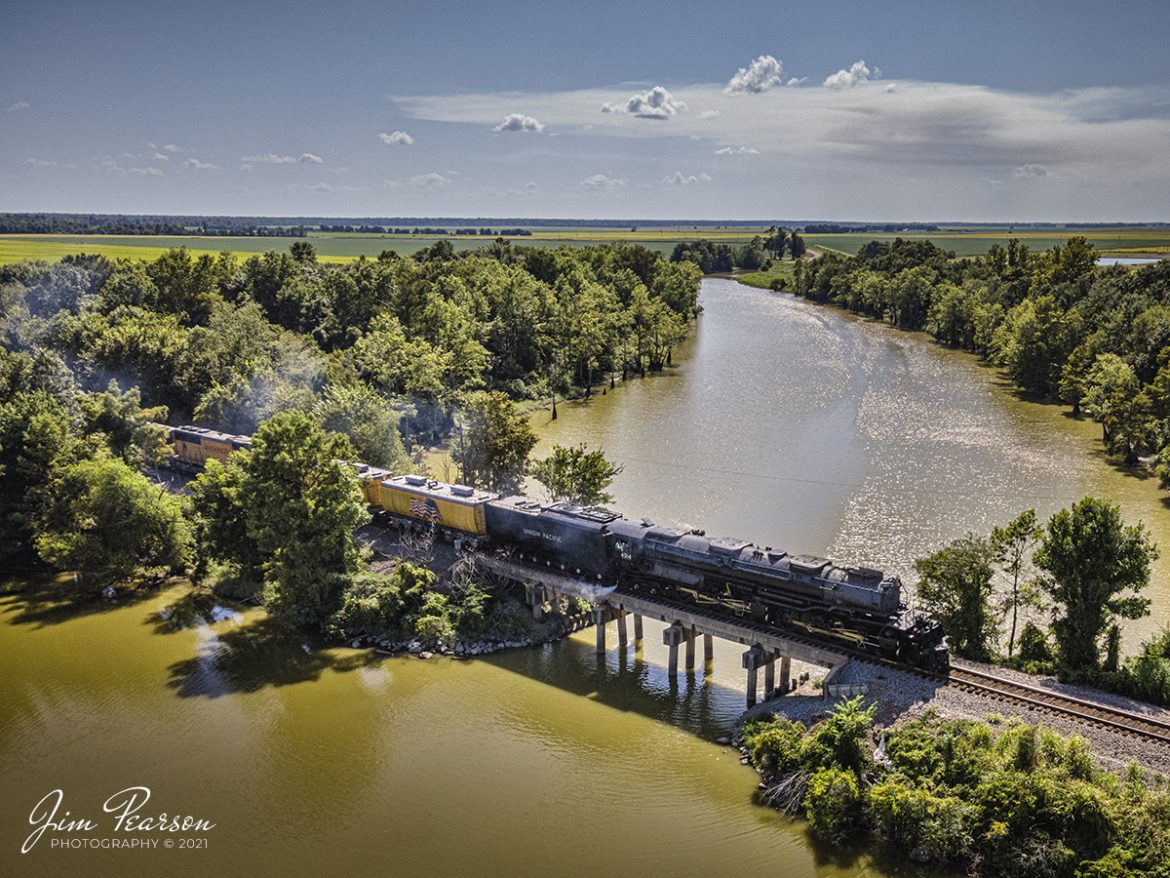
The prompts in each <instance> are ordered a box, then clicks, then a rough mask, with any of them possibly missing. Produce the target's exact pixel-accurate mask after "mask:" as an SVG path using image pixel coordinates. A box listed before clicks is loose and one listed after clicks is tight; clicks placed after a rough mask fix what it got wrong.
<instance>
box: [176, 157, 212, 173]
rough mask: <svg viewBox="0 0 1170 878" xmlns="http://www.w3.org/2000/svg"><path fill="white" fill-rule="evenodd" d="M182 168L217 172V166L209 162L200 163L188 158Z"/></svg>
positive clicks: (197, 160)
mask: <svg viewBox="0 0 1170 878" xmlns="http://www.w3.org/2000/svg"><path fill="white" fill-rule="evenodd" d="M183 166H184V167H187V168H191V170H193V171H218V170H219V165H213V164H212V163H211V162H201V161H199V159H197V158H189V159H187V161H185V162H183Z"/></svg>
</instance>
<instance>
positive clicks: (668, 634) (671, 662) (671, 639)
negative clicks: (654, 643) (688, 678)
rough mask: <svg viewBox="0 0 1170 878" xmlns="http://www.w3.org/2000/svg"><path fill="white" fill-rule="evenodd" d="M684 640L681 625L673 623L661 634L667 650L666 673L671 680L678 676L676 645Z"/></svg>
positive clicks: (684, 634)
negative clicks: (668, 649)
mask: <svg viewBox="0 0 1170 878" xmlns="http://www.w3.org/2000/svg"><path fill="white" fill-rule="evenodd" d="M685 638H686V632H685V631H684V630H683V627H682V625H680V624H679V623H678V622H675V623H674V624H673V625H671V626H670V627H668V628H666V629H664V630H663V632H662V642H663V643H665V644H666V645H667V646H668V647H669V648H670V652H669V657H668V659H667V662H666V672H667V674H668V675H669V676H670V678H671V679H672V680H673V679H674V678H675V677H677V676H678V645H679V644H680V643H682V642H683V640H684V639H685Z"/></svg>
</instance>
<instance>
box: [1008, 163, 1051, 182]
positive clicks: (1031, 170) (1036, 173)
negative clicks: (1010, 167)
mask: <svg viewBox="0 0 1170 878" xmlns="http://www.w3.org/2000/svg"><path fill="white" fill-rule="evenodd" d="M1012 176H1013V177H1026V178H1028V179H1032V180H1041V179H1044V178H1045V177H1051V176H1053V174H1052V172H1051V171H1050V170H1048V168H1046V167H1044V165H1035V164H1033V165H1020V166H1019V167H1018V168H1016V169H1015V170H1014V171H1012Z"/></svg>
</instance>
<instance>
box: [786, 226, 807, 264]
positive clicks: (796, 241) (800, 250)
mask: <svg viewBox="0 0 1170 878" xmlns="http://www.w3.org/2000/svg"><path fill="white" fill-rule="evenodd" d="M807 249H808V248H807V247H805V244H804V238H802V237H800V235H798V234H796V232H793V233H792V234H791V235H790V236H789V238H788V252H789V253H791V254H792V258H793V259H803V258H804V254H805V251H806V250H807Z"/></svg>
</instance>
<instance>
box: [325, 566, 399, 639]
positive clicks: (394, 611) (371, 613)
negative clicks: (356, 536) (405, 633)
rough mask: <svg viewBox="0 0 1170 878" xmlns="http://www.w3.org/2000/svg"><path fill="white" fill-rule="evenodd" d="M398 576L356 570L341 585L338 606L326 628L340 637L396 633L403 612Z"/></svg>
mask: <svg viewBox="0 0 1170 878" xmlns="http://www.w3.org/2000/svg"><path fill="white" fill-rule="evenodd" d="M400 579H401V577H396V576H394V575H390V576H383V575H381V574H378V573H357V574H354V575H353V576H351V577H348V578H347V581H346V584H345V585H344V586H343V591H342V596H341V607H340V608H339V609H338V610H337V612H335V613H334V614H333V615H332V616H330V617H329V620H328V622H327V625H326V630H327V631H328V632H329V633H330V634H331V635H333V636H336V637H342V638H349V637H354V636H356V635H359V634H375V635H378V636H387V635H393V634H397V633H399V629H400V627H401V623H402V611H403V602H402V591H401V589H400V588H399V580H400Z"/></svg>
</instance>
